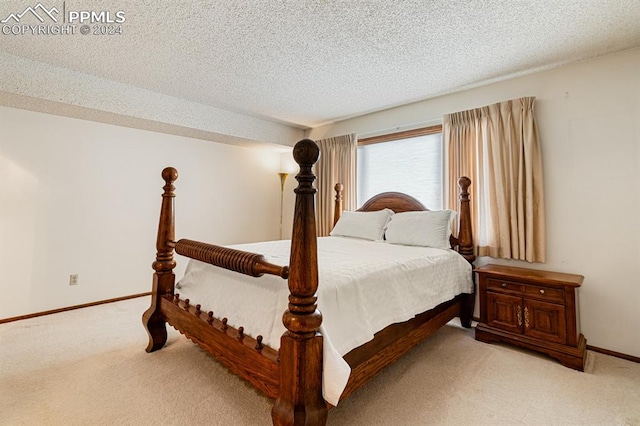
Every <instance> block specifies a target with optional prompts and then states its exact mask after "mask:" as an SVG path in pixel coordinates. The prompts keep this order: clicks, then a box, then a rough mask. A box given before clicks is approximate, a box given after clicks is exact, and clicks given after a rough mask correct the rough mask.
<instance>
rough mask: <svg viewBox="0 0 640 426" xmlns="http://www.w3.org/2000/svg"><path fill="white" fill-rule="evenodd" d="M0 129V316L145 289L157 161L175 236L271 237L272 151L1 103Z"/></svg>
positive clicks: (158, 189) (275, 185) (276, 186)
mask: <svg viewBox="0 0 640 426" xmlns="http://www.w3.org/2000/svg"><path fill="white" fill-rule="evenodd" d="M0 129H1V131H0V132H1V136H0V294H2V296H1V297H0V318H7V317H12V316H18V315H25V314H28V313H32V312H40V311H44V310H49V309H56V308H60V307H66V306H72V305H76V304H82V303H88V302H93V301H98V300H104V299H109V298H115V297H120V296H125V295H130V294H135V293H141V292H146V291H150V290H151V275H152V272H153V271H152V269H151V263H152V262H153V260H154V259H155V238H156V230H157V226H158V215H159V209H160V201H161V197H160V195H161V194H162V186H163V181H162V179H161V177H160V172H161V170H162V169H163V168H164V167H165V166H168V165H171V166H174V167H176V168H177V169H178V171H179V173H180V177H179V179H178V181H177V182H176V187H177V190H176V194H177V197H176V211H177V219H176V228H177V232H176V237H177V238H193V239H199V240H202V241H207V242H211V243H216V244H232V243H241V242H249V241H259V240H269V239H277V238H278V231H279V225H278V224H279V208H280V206H279V200H280V198H279V195H280V182H279V179H278V177H277V175H276V173H277V171H278V167H279V162H280V153H279V152H276V151H274V150H267V149H250V148H242V147H235V146H231V145H223V144H218V143H213V142H208V141H202V140H197V139H189V138H185V137H180V136H173V135H167V134H161V133H154V132H149V131H144V130H137V129H131V128H124V127H117V126H113V125H108V124H100V123H95V122H90V121H83V120H78V119H72V118H66V117H60V116H55V115H49V114H43V113H36V112H29V111H24V110H19V109H13V108H7V107H0ZM178 262H179V265H178V268H177V273H178V275H180V274H181V273H182V271H183V269H184V266H185V263H186V262H185V261H184V259H183V258H180V257H178ZM70 274H79V284H78V285H77V286H69V275H70Z"/></svg>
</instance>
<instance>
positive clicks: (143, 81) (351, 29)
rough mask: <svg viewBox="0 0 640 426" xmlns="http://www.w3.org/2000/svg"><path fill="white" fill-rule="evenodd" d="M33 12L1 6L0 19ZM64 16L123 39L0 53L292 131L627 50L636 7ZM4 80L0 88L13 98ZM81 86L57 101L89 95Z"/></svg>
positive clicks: (639, 28) (460, 5)
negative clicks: (92, 20)
mask: <svg viewBox="0 0 640 426" xmlns="http://www.w3.org/2000/svg"><path fill="white" fill-rule="evenodd" d="M36 4H37V0H35V1H34V0H20V1H14V0H3V1H2V3H1V4H0V15H1V16H0V19H4V18H6V17H7V16H8V14H9V13H11V12H21V11H22V10H24V9H25V7H26V6H29V5H32V6H35V5H36ZM42 4H43V5H45V6H47V7H50V6H52V5H57V7H58V8H60V10H62V6H63V2H62V1H56V0H52V1H49V2H47V1H46V0H42ZM64 7H66V9H67V10H70V9H72V8H73V9H78V10H80V9H88V10H106V11H112V12H113V13H115V11H118V10H122V11H124V12H125V14H126V21H125V22H124V23H123V24H122V28H123V34H122V35H113V36H97V35H91V34H90V35H86V36H80V35H75V36H42V35H41V36H29V35H18V36H12V35H4V34H0V52H3V53H5V54H9V55H10V56H7V55H5V57H8V58H10V57H11V56H15V57H19V58H25V59H28V60H31V61H34V62H35V61H37V62H38V63H44V64H46V65H50V66H53V67H55V68H54V69H56V70H59V69H67V70H71V71H73V72H75V73H82V74H85V75H88V76H90V77H91V79H93V78H95V77H97V78H98V79H99V80H100V81H104V80H107V81H112V82H116V83H118V84H119V85H118V86H117V87H122V88H126V87H129V86H135V87H136V88H138V89H142V90H141V91H140V92H143V91H144V92H147V91H148V92H153V93H156V94H162V95H165V96H168V97H171V98H177V99H180V100H181V102H189V103H192V104H193V105H199V106H206V107H207V108H216V109H220V110H226V111H229V112H232V113H235V114H242V115H249V116H252V117H254V118H260V119H267V120H268V121H275V122H277V123H284V124H291V125H294V126H296V127H298V128H306V127H315V126H318V125H320V124H323V123H327V122H331V121H336V120H340V119H343V118H347V117H353V116H357V115H361V114H364V113H368V112H372V111H377V110H381V109H385V108H389V107H392V106H396V105H401V104H405V103H409V102H413V101H418V100H422V99H427V98H430V97H434V96H438V95H442V94H445V93H450V92H454V91H457V90H461V89H463V88H469V87H474V86H478V85H482V84H486V83H490V82H495V81H498V80H501V79H505V78H510V77H514V76H518V75H523V74H526V73H530V72H535V71H539V70H543V69H547V68H551V67H554V66H558V65H562V64H565V63H569V62H573V61H576V60H581V59H585V58H590V57H594V56H599V55H602V54H606V53H610V52H616V51H620V50H624V49H629V48H633V47H637V46H640V0H482V1H480V0H477V1H456V0H446V1H427V0H419V1H391V0H386V1H382V0H380V1H376V0H371V1H364V0H361V1H358V0H353V1H349V0H343V1H338V0H316V1H313V0H307V1H302V0H300V1H275V0H274V1H264V0H254V1H238V0H228V1H211V2H204V1H180V0H173V1H158V0H153V1H151V0H144V1H141V0H135V1H133V0H110V1H99V0H91V1H89V0H67V1H66V2H64ZM24 19H27V18H26V17H25V18H24ZM1 66H2V65H0V67H1ZM4 78H6V76H5V77H4ZM15 79H16V83H15V84H14V86H15V87H14V86H10V85H9V87H7V85H8V84H9V83H7V82H6V81H5V83H4V84H5V86H4V87H2V88H0V89H2V90H4V91H8V92H13V93H18V92H19V91H20V87H18V86H19V85H20V77H19V76H17V75H16V76H15ZM91 79H87V82H88V83H87V84H82V85H79V87H76V88H74V87H65V88H64V90H65V93H67V92H68V91H71V92H73V91H74V90H77V91H78V93H77V94H76V97H89V96H95V93H92V88H91V87H90V86H91V84H90V82H91V81H93V80H91ZM10 83H11V82H10ZM99 90H101V89H100V88H98V87H96V90H95V91H99ZM30 96H35V95H31V94H30ZM65 96H67V95H65ZM123 96H124V95H123ZM140 96H142V95H140ZM36 97H37V96H36ZM54 97H55V96H52V98H54ZM58 97H59V98H60V99H57V101H62V102H65V100H64V99H63V98H64V96H63V95H60V96H58ZM50 100H56V99H51V98H50ZM96 102H97V101H96ZM105 102H107V101H105ZM91 108H96V109H100V106H99V105H97V106H96V105H92V106H91ZM112 110H113V109H112Z"/></svg>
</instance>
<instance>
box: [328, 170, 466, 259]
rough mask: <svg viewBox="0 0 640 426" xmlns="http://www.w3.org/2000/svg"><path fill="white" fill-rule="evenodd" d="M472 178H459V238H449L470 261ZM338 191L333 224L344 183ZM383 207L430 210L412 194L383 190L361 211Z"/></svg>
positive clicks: (398, 210)
mask: <svg viewBox="0 0 640 426" xmlns="http://www.w3.org/2000/svg"><path fill="white" fill-rule="evenodd" d="M470 185H471V179H469V178H468V177H464V176H463V177H461V178H460V179H458V187H459V188H460V196H459V199H460V209H459V211H458V217H459V219H460V221H459V224H458V225H459V226H458V229H459V231H458V236H457V238H456V237H455V236H453V235H451V237H450V238H449V243H450V244H451V248H452V249H454V250H456V251H458V253H460V254H461V255H462V256H463V257H464V258H465V259H467V260H468V261H469V262H473V261H474V260H475V258H476V257H475V256H474V254H473V236H472V233H471V209H470V208H469V186H470ZM334 189H335V191H336V199H335V208H334V217H333V224H334V225H335V224H336V223H337V222H338V219H340V215H341V214H342V190H343V185H342V184H340V183H338V184H336V186H335V187H334ZM383 209H391V210H393V211H394V212H395V213H402V212H413V211H429V209H428V208H426V207H425V206H424V204H422V203H421V202H420V201H418V200H416V199H415V198H413V197H412V196H410V195H407V194H403V193H401V192H383V193H381V194H378V195H375V196H373V197H372V198H370V199H369V200H368V201H366V202H365V203H364V204H363V205H362V207H360V208H359V209H358V210H357V211H359V212H374V211H378V210H383Z"/></svg>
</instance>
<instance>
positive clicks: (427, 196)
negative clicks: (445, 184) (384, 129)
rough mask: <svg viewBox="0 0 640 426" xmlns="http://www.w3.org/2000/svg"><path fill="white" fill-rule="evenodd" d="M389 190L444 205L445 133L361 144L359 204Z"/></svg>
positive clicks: (436, 207)
mask: <svg viewBox="0 0 640 426" xmlns="http://www.w3.org/2000/svg"><path fill="white" fill-rule="evenodd" d="M387 191H395V192H404V193H405V194H408V195H411V196H412V197H414V198H417V199H418V200H419V201H420V202H422V204H424V205H425V206H426V207H427V208H428V209H430V210H440V209H442V207H443V206H442V133H436V134H430V135H424V136H416V137H411V138H407V139H399V140H393V141H389V142H381V143H375V144H370V145H363V146H359V147H358V207H360V206H362V204H363V203H364V202H365V201H367V200H368V199H369V198H371V197H373V196H374V195H376V194H379V193H381V192H387Z"/></svg>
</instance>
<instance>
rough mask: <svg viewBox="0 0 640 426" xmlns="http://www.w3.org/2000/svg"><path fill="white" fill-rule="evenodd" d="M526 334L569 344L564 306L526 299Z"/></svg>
mask: <svg viewBox="0 0 640 426" xmlns="http://www.w3.org/2000/svg"><path fill="white" fill-rule="evenodd" d="M524 334H525V335H527V336H530V337H535V338H537V339H543V340H546V341H548V342H556V343H562V344H565V343H567V327H566V321H565V309H564V306H562V305H557V304H555V303H548V302H541V301H538V300H531V299H525V300H524Z"/></svg>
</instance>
